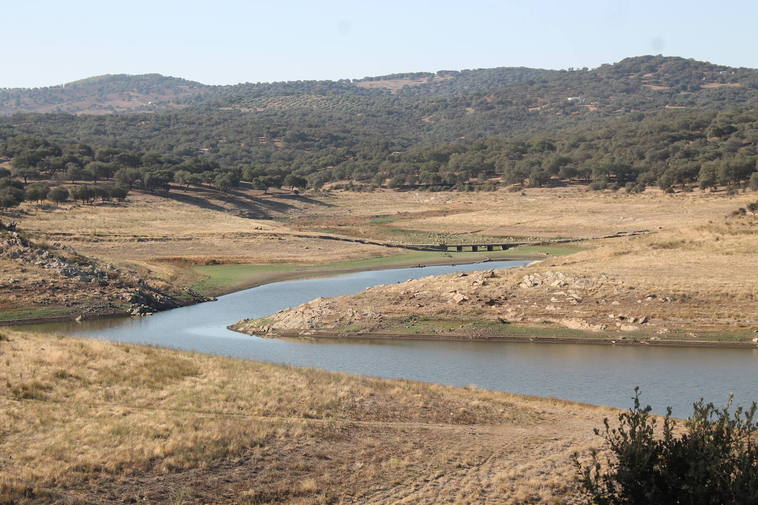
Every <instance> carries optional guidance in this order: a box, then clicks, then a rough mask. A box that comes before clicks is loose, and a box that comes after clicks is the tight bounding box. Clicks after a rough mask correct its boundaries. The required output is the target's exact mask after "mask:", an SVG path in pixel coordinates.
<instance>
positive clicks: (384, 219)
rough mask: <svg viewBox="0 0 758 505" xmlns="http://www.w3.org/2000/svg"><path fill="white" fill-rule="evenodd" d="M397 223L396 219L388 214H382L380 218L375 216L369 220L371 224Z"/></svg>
mask: <svg viewBox="0 0 758 505" xmlns="http://www.w3.org/2000/svg"><path fill="white" fill-rule="evenodd" d="M394 221H395V218H393V217H391V216H389V215H388V214H382V215H379V216H375V217H373V218H371V219H370V220H369V224H389V223H392V222H394Z"/></svg>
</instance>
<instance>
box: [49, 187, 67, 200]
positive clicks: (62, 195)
mask: <svg viewBox="0 0 758 505" xmlns="http://www.w3.org/2000/svg"><path fill="white" fill-rule="evenodd" d="M68 197H69V192H68V190H67V189H66V188H64V187H62V186H58V187H57V188H53V189H51V190H50V192H49V193H48V194H47V199H48V200H50V201H51V202H54V203H63V202H65V201H66V200H68Z"/></svg>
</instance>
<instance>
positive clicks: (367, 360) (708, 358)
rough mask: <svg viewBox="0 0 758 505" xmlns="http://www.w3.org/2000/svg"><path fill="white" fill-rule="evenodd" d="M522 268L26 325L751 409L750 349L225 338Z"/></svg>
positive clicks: (304, 286)
mask: <svg viewBox="0 0 758 505" xmlns="http://www.w3.org/2000/svg"><path fill="white" fill-rule="evenodd" d="M525 263H527V262H525V261H500V262H492V263H486V264H474V265H457V266H432V267H424V268H405V269H395V270H379V271H372V272H361V273H355V274H349V275H343V276H339V277H329V278H318V279H309V280H300V281H287V282H277V283H273V284H267V285H265V286H260V287H257V288H252V289H247V290H244V291H239V292H237V293H233V294H230V295H226V296H222V297H220V298H219V299H218V301H216V302H209V303H202V304H199V305H193V306H190V307H182V308H179V309H175V310H170V311H167V312H162V313H158V314H155V315H153V316H150V317H146V318H136V319H131V318H118V319H109V320H96V321H85V322H83V323H56V324H49V325H34V326H33V328H34V329H38V330H42V331H55V332H57V333H64V334H69V335H78V336H85V337H97V338H103V339H108V340H114V341H119V342H132V343H141V344H154V345H159V346H164V347H173V348H178V349H187V350H192V351H200V352H207V353H213V354H222V355H227V356H234V357H237V358H244V359H255V360H262V361H271V362H276V363H287V364H291V365H298V366H308V367H318V368H324V369H327V370H336V371H340V372H348V373H353V374H360V375H369V376H379V377H392V378H406V379H413V380H421V381H427V382H438V383H443V384H451V385H455V386H465V385H476V386H479V387H483V388H487V389H494V390H499V391H508V392H512V393H522V394H529V395H537V396H553V397H557V398H563V399H567V400H576V401H582V402H587V403H594V404H600V405H611V406H615V407H622V408H627V407H629V406H630V405H631V401H630V397H631V395H632V392H633V388H634V387H635V386H640V387H641V388H642V393H643V401H644V402H645V403H649V404H651V405H652V406H653V407H654V409H655V410H656V411H657V412H664V411H665V407H666V406H667V405H671V406H672V407H673V408H674V414H675V415H680V416H687V415H689V413H691V404H692V401H694V400H696V399H698V398H700V397H704V398H705V399H706V400H708V401H713V402H714V403H716V404H717V405H720V404H722V403H723V402H724V401H725V400H726V399H727V396H728V394H729V393H734V395H735V403H738V404H744V405H747V404H749V403H750V402H752V401H757V400H758V350H744V349H699V348H675V349H664V348H649V347H615V346H608V345H577V344H528V343H495V342H493V343H484V342H421V341H384V340H382V341H343V340H341V341H339V342H328V343H325V342H318V343H311V342H300V341H292V340H287V341H285V340H275V339H262V338H258V337H251V336H249V335H243V334H240V333H236V332H233V331H230V330H227V329H226V327H227V325H230V324H232V323H235V322H237V321H239V320H240V319H243V318H247V317H261V316H265V315H269V314H272V313H274V312H276V311H278V310H281V309H283V308H286V307H292V306H295V305H299V304H301V303H304V302H306V301H309V300H312V299H314V298H317V297H320V296H325V297H326V296H339V295H344V294H349V293H355V292H358V291H361V290H363V289H365V288H367V287H370V286H375V285H377V284H391V283H396V282H402V281H406V280H408V279H416V278H419V277H424V276H427V275H438V274H444V273H451V272H462V271H473V270H482V269H491V268H506V267H516V266H521V265H524V264H525Z"/></svg>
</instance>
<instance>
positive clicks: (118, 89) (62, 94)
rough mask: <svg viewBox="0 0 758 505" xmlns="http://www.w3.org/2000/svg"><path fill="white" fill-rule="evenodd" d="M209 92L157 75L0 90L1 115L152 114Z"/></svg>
mask: <svg viewBox="0 0 758 505" xmlns="http://www.w3.org/2000/svg"><path fill="white" fill-rule="evenodd" d="M211 89H212V88H211V87H210V86H206V85H204V84H200V83H198V82H193V81H188V80H186V79H179V78H176V77H166V76H163V75H160V74H144V75H126V74H116V75H101V76H96V77H90V78H87V79H82V80H79V81H74V82H70V83H67V84H63V85H60V86H51V87H44V88H34V89H25V88H15V89H0V115H7V114H15V113H19V112H40V113H48V112H56V113H57V112H64V113H69V114H112V113H119V112H155V111H160V110H167V109H173V108H176V107H183V106H186V105H187V104H188V103H192V102H195V101H197V100H198V99H200V97H202V96H204V95H206V94H208V92H209V91H210V90H211Z"/></svg>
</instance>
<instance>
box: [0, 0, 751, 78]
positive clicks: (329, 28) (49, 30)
mask: <svg viewBox="0 0 758 505" xmlns="http://www.w3.org/2000/svg"><path fill="white" fill-rule="evenodd" d="M0 6H2V8H1V9H0V13H1V14H0V15H1V16H2V19H3V21H4V22H3V23H2V29H0V37H1V38H2V40H3V51H2V57H0V88H3V87H4V88H12V87H41V86H51V85H57V84H62V83H66V82H70V81H74V80H77V79H81V78H84V77H90V76H93V75H102V74H117V73H126V74H144V73H160V74H164V75H171V76H175V77H183V78H185V79H191V80H195V81H200V82H203V83H205V84H235V83H240V82H270V81H287V80H306V79H356V78H361V77H366V76H375V75H384V74H390V73H398V72H419V71H424V72H434V71H437V70H461V69H466V68H489V67H502V66H526V67H535V68H551V69H565V68H571V67H573V68H582V67H589V68H594V67H597V66H599V65H601V64H603V63H613V62H617V61H620V60H622V59H623V58H625V57H628V56H639V55H643V54H664V55H667V56H682V57H685V58H694V59H697V60H705V61H710V62H713V63H718V64H723V65H729V66H737V67H752V68H758V51H757V50H756V49H758V30H756V28H755V27H756V23H757V22H758V1H756V0H752V1H750V0H736V1H729V0H722V1H720V2H713V1H708V2H706V1H704V0H689V1H679V0H672V1H667V0H657V1H648V0H637V1H634V0H629V1H627V0H607V1H600V0H587V1H582V0H577V1H573V2H572V1H553V0H542V1H536V0H533V1H510V0H501V1H485V0H466V1H464V0H456V1H448V0H437V1H423V0H418V1H414V0H405V1H396V0H382V1H381V2H380V1H373V0H352V1H330V0H321V1H311V2H309V1H302V0H301V1H295V0H293V1H287V0H279V1H276V2H274V1H271V2H262V1H255V0H251V1H243V0H213V1H208V0H205V1H195V0H182V1H175V0H152V1H145V0H130V1H128V2H116V1H113V0H98V1H89V0H86V1H85V0H67V1H61V0H55V1H50V0H23V1H21V0H0Z"/></svg>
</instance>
